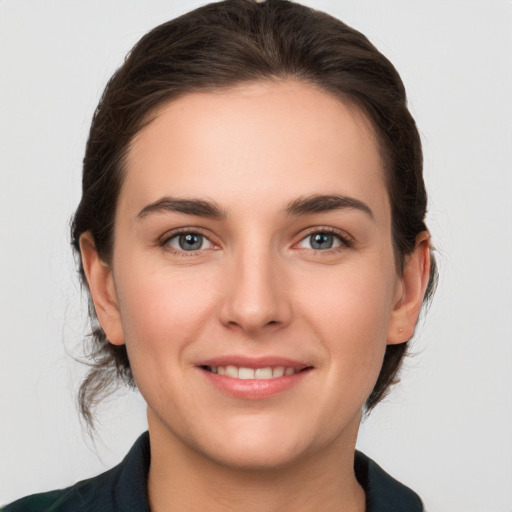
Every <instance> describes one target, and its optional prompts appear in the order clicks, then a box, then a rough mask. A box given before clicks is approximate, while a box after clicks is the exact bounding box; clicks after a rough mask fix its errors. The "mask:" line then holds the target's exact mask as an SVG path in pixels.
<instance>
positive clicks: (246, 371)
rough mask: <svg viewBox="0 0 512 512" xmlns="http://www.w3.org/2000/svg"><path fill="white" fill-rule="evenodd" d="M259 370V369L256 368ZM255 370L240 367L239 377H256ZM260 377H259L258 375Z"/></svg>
mask: <svg viewBox="0 0 512 512" xmlns="http://www.w3.org/2000/svg"><path fill="white" fill-rule="evenodd" d="M256 371H258V370H256ZM254 373H255V372H254V370H253V369H252V368H239V369H238V378H239V379H254ZM230 377H231V375H230ZM258 378H259V377H258Z"/></svg>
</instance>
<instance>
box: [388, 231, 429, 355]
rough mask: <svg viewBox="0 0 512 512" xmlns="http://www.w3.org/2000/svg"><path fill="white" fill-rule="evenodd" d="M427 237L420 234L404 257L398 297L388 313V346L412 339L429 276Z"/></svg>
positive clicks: (422, 233) (427, 235)
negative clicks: (410, 250)
mask: <svg viewBox="0 0 512 512" xmlns="http://www.w3.org/2000/svg"><path fill="white" fill-rule="evenodd" d="M429 242H430V235H429V234H428V233H427V232H426V231H422V232H421V233H419V234H418V236H417V237H416V244H415V247H414V250H413V251H412V253H411V254H409V255H408V256H407V257H406V260H405V264H404V269H403V274H402V278H401V282H400V294H399V298H398V300H397V302H396V304H395V305H394V308H393V311H392V313H391V320H390V323H389V329H388V344H389V345H396V344H399V343H404V342H406V341H408V340H409V339H411V338H412V336H413V334H414V329H415V327H416V322H417V321H418V317H419V314H420V310H421V306H422V303H423V297H424V295H425V290H426V289H427V284H428V280H429V277H430V245H429Z"/></svg>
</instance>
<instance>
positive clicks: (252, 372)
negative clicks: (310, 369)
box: [203, 365, 301, 380]
mask: <svg viewBox="0 0 512 512" xmlns="http://www.w3.org/2000/svg"><path fill="white" fill-rule="evenodd" d="M203 368H204V369H205V370H207V371H209V372H211V373H216V374H218V375H225V376H226V377H231V378H233V379H241V380H251V379H262V380H270V379H277V378H279V377H283V376H284V375H293V374H295V373H298V372H299V371H301V370H299V369H296V368H293V367H291V366H288V367H285V366H276V367H274V368H272V367H270V366H268V367H265V368H246V367H243V366H234V365H227V366H204V367H203Z"/></svg>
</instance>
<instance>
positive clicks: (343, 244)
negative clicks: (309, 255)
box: [295, 227, 354, 253]
mask: <svg viewBox="0 0 512 512" xmlns="http://www.w3.org/2000/svg"><path fill="white" fill-rule="evenodd" d="M313 235H331V236H334V237H335V238H337V239H338V241H339V242H340V246H338V247H329V248H328V249H323V250H322V249H314V248H310V249H307V250H310V251H313V252H315V253H321V252H327V253H331V252H336V251H339V250H343V249H349V248H351V247H353V245H354V239H353V238H352V237H351V236H349V235H348V234H347V233H346V232H344V231H340V230H339V229H336V228H332V227H320V228H319V227H315V228H312V229H311V230H309V231H308V232H307V233H306V234H305V235H304V236H303V237H302V238H301V239H300V241H299V242H298V243H297V244H295V245H298V244H300V243H301V242H303V241H304V240H307V239H308V238H310V237H311V236H313Z"/></svg>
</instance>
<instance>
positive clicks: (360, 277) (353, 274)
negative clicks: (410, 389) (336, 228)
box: [302, 259, 396, 390]
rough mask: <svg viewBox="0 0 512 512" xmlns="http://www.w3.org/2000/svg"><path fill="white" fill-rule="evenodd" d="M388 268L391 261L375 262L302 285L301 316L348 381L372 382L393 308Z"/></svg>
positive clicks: (390, 269)
mask: <svg viewBox="0 0 512 512" xmlns="http://www.w3.org/2000/svg"><path fill="white" fill-rule="evenodd" d="M393 265H394V264H393V261H392V259H390V261H389V263H388V262H387V260H386V261H382V260H380V259H376V260H375V261H374V262H373V264H370V265H368V264H366V265H357V264H355V265H350V266H345V267H344V268H343V270H341V269H340V271H339V272H336V273H326V274H325V276H323V277H321V276H319V275H316V276H315V279H314V280H313V279H312V280H311V281H310V282H305V287H304V292H303V293H302V296H303V302H302V311H303V316H304V317H305V318H306V321H308V323H309V324H310V325H313V326H314V329H315V330H316V331H317V332H316V334H317V337H318V339H320V340H323V341H322V342H323V344H324V346H325V350H326V353H327V354H328V357H329V358H330V360H331V366H332V367H335V368H337V371H340V372H343V374H345V375H351V379H353V382H354V383H355V382H359V383H361V382H363V381H366V380H372V378H375V379H376V378H377V375H378V372H379V370H380V367H381V364H382V359H383V356H384V352H385V349H386V344H387V335H388V326H389V321H390V318H391V313H392V310H393V295H394V294H393V291H394V286H395V281H396V276H395V275H394V266H393ZM307 290H309V299H308V298H307V296H306V291H307ZM311 290H314V293H311ZM371 376H373V377H371ZM370 384H371V383H370ZM370 384H368V386H370V390H371V385H370Z"/></svg>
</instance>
